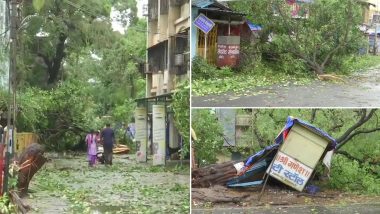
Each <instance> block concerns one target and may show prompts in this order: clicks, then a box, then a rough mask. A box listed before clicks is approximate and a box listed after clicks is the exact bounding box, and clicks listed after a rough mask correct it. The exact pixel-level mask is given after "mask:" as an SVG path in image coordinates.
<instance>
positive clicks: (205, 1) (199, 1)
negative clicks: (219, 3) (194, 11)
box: [191, 0, 216, 8]
mask: <svg viewBox="0 0 380 214" xmlns="http://www.w3.org/2000/svg"><path fill="white" fill-rule="evenodd" d="M215 2H216V1H215V0H193V1H192V2H191V4H192V5H194V6H196V7H199V8H205V7H207V6H209V5H211V4H213V3H215Z"/></svg>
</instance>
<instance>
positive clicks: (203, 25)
mask: <svg viewBox="0 0 380 214" xmlns="http://www.w3.org/2000/svg"><path fill="white" fill-rule="evenodd" d="M194 25H195V26H197V28H199V29H200V30H201V31H203V33H205V34H208V33H209V32H210V31H211V30H212V28H213V27H214V26H215V23H214V22H213V21H212V20H211V19H209V18H207V16H205V15H203V14H202V13H201V14H199V16H198V17H197V18H196V19H195V20H194Z"/></svg>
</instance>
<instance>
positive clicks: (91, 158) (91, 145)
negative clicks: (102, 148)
mask: <svg viewBox="0 0 380 214" xmlns="http://www.w3.org/2000/svg"><path fill="white" fill-rule="evenodd" d="M86 143H87V159H88V166H90V167H92V166H94V165H95V163H96V153H97V147H96V134H95V132H94V131H91V132H90V133H88V134H87V136H86Z"/></svg>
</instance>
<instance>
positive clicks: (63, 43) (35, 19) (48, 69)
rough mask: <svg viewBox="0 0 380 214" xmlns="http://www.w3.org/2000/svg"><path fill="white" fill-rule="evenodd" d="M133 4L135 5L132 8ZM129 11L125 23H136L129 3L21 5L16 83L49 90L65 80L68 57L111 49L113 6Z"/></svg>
mask: <svg viewBox="0 0 380 214" xmlns="http://www.w3.org/2000/svg"><path fill="white" fill-rule="evenodd" d="M133 3H134V4H133ZM113 4H114V5H116V6H117V8H122V9H123V10H125V7H130V10H129V13H128V14H129V17H128V20H127V21H129V22H130V23H131V24H134V23H135V22H136V17H135V15H136V14H134V13H135V12H136V4H135V1H134V0H129V1H124V2H123V1H116V0H113V1H111V0H107V1H96V0H91V1H84V0H80V1H76V2H75V3H74V2H72V1H69V0H64V1H61V0H53V1H36V0H35V1H23V4H22V15H23V17H24V18H23V19H22V21H21V25H20V29H21V31H20V32H21V33H22V34H20V35H21V37H20V44H21V47H20V49H21V50H22V51H20V53H22V55H21V56H20V61H21V62H22V63H20V64H19V70H21V71H23V73H21V74H19V75H18V76H19V79H20V80H19V81H22V80H25V82H26V83H28V84H30V85H32V86H39V87H43V88H49V87H52V86H55V84H56V83H57V82H58V81H59V80H62V79H63V78H64V74H65V72H64V68H63V67H62V66H63V64H64V63H65V62H66V59H67V56H69V55H70V54H72V53H80V52H82V51H83V48H90V49H93V50H94V49H95V50H96V49H99V48H105V47H108V48H110V47H111V45H112V44H113V42H114V41H113V39H114V37H115V34H114V32H113V31H112V28H111V20H110V12H111V8H112V6H113Z"/></svg>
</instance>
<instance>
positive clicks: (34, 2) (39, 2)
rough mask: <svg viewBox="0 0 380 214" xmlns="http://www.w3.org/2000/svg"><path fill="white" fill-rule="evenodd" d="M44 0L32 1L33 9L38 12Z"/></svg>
mask: <svg viewBox="0 0 380 214" xmlns="http://www.w3.org/2000/svg"><path fill="white" fill-rule="evenodd" d="M44 4H45V0H33V7H34V9H36V10H37V11H40V10H41V8H42V7H43V6H44Z"/></svg>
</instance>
